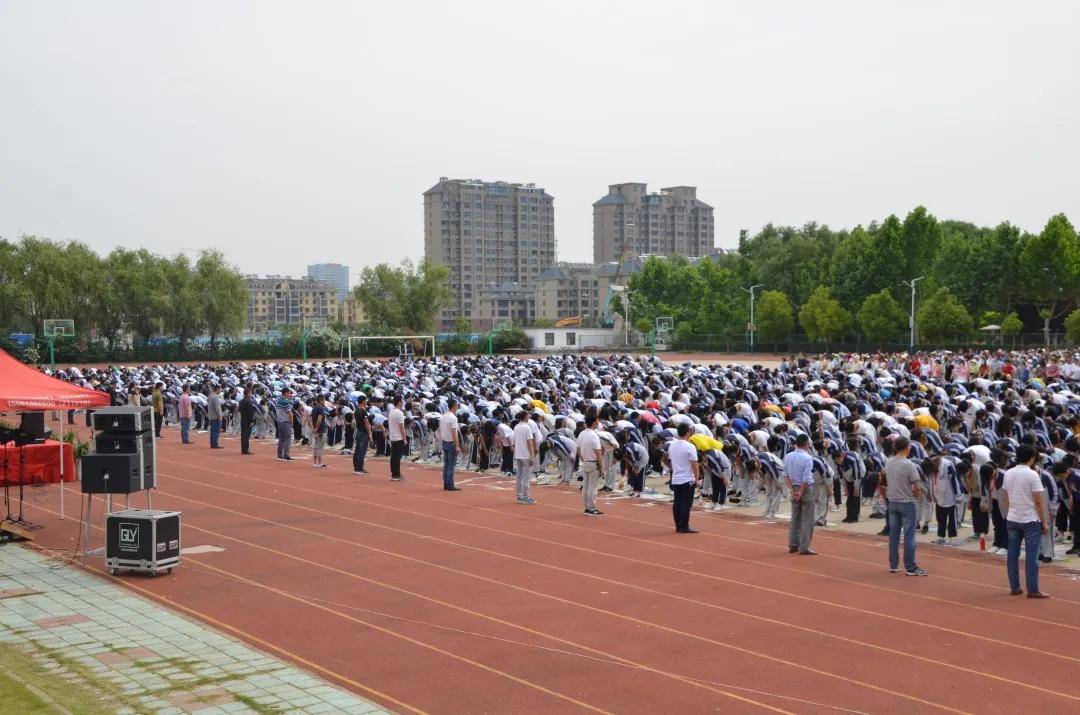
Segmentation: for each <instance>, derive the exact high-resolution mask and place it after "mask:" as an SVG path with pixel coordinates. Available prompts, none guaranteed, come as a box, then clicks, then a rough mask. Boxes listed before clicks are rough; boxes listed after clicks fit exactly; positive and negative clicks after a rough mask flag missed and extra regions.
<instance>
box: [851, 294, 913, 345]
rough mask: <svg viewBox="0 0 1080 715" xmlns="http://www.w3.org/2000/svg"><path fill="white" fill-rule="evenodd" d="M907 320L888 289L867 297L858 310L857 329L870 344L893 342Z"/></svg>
mask: <svg viewBox="0 0 1080 715" xmlns="http://www.w3.org/2000/svg"><path fill="white" fill-rule="evenodd" d="M907 320H908V316H907V315H906V314H905V313H904V311H903V310H902V309H901V308H900V304H899V303H897V302H896V298H893V296H892V293H891V292H889V289H888V288H882V289H881V290H880V291H878V292H877V293H874V294H873V295H869V296H867V298H866V300H864V301H863V304H862V307H860V308H859V327H860V328H862V331H863V334H865V335H866V337H867V338H868V339H869V340H870V341H871V342H875V343H881V342H885V341H886V340H895V339H896V337H897V336H898V335H899V334H900V331H901V330H903V329H904V324H905V323H907Z"/></svg>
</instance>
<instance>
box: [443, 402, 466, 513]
mask: <svg viewBox="0 0 1080 715" xmlns="http://www.w3.org/2000/svg"><path fill="white" fill-rule="evenodd" d="M457 411H458V402H457V400H455V399H454V398H453V397H451V398H450V399H449V400H447V402H446V412H444V413H443V414H442V416H441V417H439V440H440V441H441V442H442V455H443V472H442V486H443V489H444V490H446V491H448V492H458V491H461V490H460V489H458V487H456V486H454V465H456V464H457V451H458V445H460V444H461V436H460V433H459V432H458V418H457Z"/></svg>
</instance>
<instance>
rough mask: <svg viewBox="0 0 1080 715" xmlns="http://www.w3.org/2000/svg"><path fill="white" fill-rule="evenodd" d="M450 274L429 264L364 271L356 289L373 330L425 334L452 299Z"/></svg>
mask: <svg viewBox="0 0 1080 715" xmlns="http://www.w3.org/2000/svg"><path fill="white" fill-rule="evenodd" d="M449 279H450V270H449V269H448V268H446V267H445V266H437V265H434V264H430V263H427V262H422V263H420V264H419V265H414V264H413V263H412V262H411V261H402V262H401V265H400V266H397V267H394V266H391V265H389V264H387V263H380V264H378V265H376V266H369V267H368V268H365V269H364V271H363V273H361V274H360V283H359V284H358V285H357V286H356V288H354V289H353V293H354V295H355V296H356V300H357V301H359V302H360V304H361V305H363V306H364V314H365V315H366V316H367V319H368V322H369V323H370V324H371V326H372V327H373V328H375V329H376V330H379V331H381V332H386V333H408V334H413V335H416V334H425V333H430V332H431V331H432V329H433V328H434V326H435V318H436V315H437V314H438V312H439V310H440V309H441V308H443V307H444V306H445V305H446V304H447V303H449V301H450V299H451V297H452V296H451V293H450V289H449V287H448V285H447V283H448V281H449Z"/></svg>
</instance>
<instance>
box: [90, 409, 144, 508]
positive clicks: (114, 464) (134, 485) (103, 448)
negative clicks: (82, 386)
mask: <svg viewBox="0 0 1080 715" xmlns="http://www.w3.org/2000/svg"><path fill="white" fill-rule="evenodd" d="M153 419H154V418H153V414H152V413H151V411H150V407H149V406H147V407H107V408H105V409H101V410H97V411H96V412H94V431H95V432H96V435H95V437H94V453H92V454H87V455H85V456H83V458H82V491H83V494H131V493H132V492H141V491H142V490H144V489H152V488H153V487H154V475H155V472H156V471H157V450H156V449H155V446H154V422H153Z"/></svg>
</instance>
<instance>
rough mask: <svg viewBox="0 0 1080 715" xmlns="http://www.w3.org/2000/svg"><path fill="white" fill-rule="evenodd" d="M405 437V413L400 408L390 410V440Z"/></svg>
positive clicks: (393, 440)
mask: <svg viewBox="0 0 1080 715" xmlns="http://www.w3.org/2000/svg"><path fill="white" fill-rule="evenodd" d="M403 439H405V413H404V412H402V411H401V410H399V409H398V408H396V407H395V408H393V409H392V410H390V441H391V442H399V441H401V440H403Z"/></svg>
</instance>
